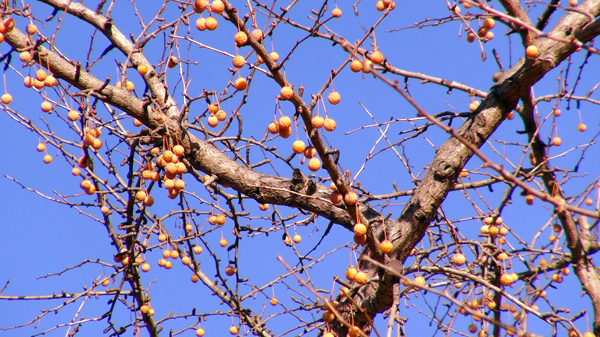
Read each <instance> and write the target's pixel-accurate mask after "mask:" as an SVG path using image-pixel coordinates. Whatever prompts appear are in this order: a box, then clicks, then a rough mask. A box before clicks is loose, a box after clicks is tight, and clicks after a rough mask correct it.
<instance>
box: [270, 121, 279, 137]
mask: <svg viewBox="0 0 600 337" xmlns="http://www.w3.org/2000/svg"><path fill="white" fill-rule="evenodd" d="M267 130H269V133H270V134H276V133H279V123H276V122H271V123H269V126H268V127H267Z"/></svg>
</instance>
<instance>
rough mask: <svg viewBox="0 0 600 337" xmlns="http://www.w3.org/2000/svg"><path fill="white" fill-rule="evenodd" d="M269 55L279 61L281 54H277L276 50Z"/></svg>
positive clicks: (274, 60)
mask: <svg viewBox="0 0 600 337" xmlns="http://www.w3.org/2000/svg"><path fill="white" fill-rule="evenodd" d="M269 56H270V57H271V59H272V60H273V62H277V61H279V54H277V53H276V52H271V53H270V54H269Z"/></svg>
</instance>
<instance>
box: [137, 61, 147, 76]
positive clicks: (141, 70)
mask: <svg viewBox="0 0 600 337" xmlns="http://www.w3.org/2000/svg"><path fill="white" fill-rule="evenodd" d="M137 71H138V73H139V74H140V75H142V76H144V75H146V74H147V73H148V66H147V65H145V64H140V65H139V66H137Z"/></svg>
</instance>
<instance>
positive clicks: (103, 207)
mask: <svg viewBox="0 0 600 337" xmlns="http://www.w3.org/2000/svg"><path fill="white" fill-rule="evenodd" d="M100 212H101V213H102V214H104V215H106V214H108V213H109V212H110V208H108V207H106V206H102V207H100Z"/></svg>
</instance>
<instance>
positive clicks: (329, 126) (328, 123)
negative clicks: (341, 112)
mask: <svg viewBox="0 0 600 337" xmlns="http://www.w3.org/2000/svg"><path fill="white" fill-rule="evenodd" d="M336 126H337V123H336V122H335V121H334V120H333V119H331V118H325V121H324V122H323V128H324V129H325V130H327V131H329V132H331V131H333V130H335V128H336Z"/></svg>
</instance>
